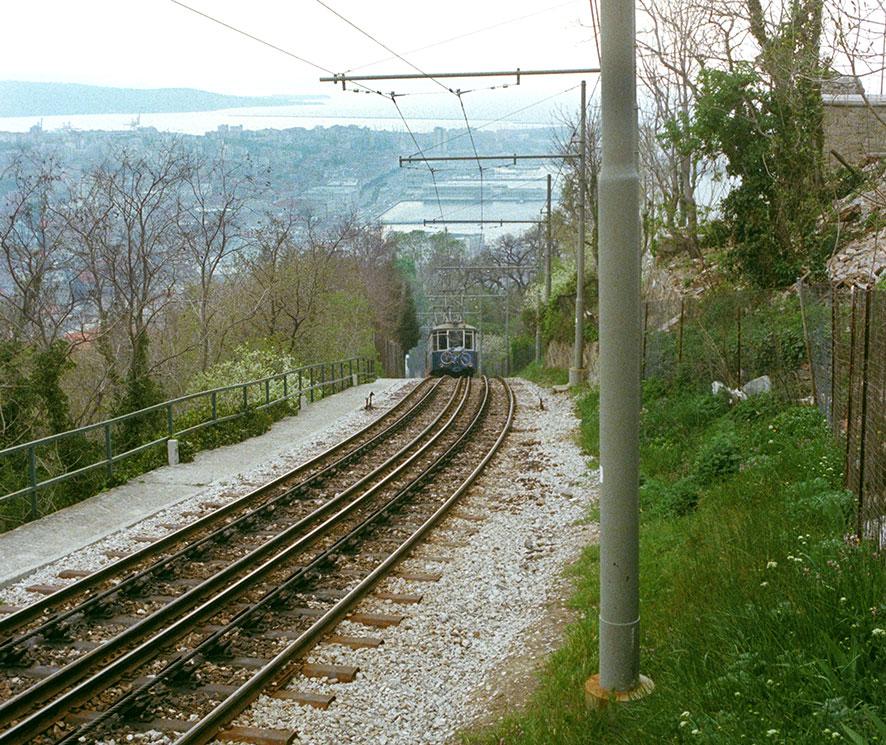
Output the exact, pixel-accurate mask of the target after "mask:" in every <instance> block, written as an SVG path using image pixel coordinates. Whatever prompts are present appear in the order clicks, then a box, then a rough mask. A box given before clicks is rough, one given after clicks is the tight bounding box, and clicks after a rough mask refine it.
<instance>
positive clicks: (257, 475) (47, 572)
mask: <svg viewBox="0 0 886 745" xmlns="http://www.w3.org/2000/svg"><path fill="white" fill-rule="evenodd" d="M416 382H417V381H415V380H402V381H398V382H397V383H395V384H394V385H392V386H390V387H389V388H387V389H386V390H385V391H383V392H382V393H380V394H377V395H376V396H375V399H374V402H373V404H374V406H375V407H376V408H375V410H374V411H372V412H367V411H363V410H362V409H358V410H356V411H352V412H351V413H349V414H346V415H345V416H342V417H340V418H338V419H335V420H334V421H332V422H330V423H329V424H328V425H327V426H325V427H323V428H322V429H321V430H319V431H317V432H316V433H314V434H313V435H311V436H310V437H308V438H306V439H304V440H302V441H301V442H299V443H298V444H296V445H294V446H293V447H291V448H289V449H288V450H286V451H284V453H283V454H282V456H281V457H280V458H278V459H275V460H274V461H270V462H265V463H257V464H253V465H252V466H251V467H250V468H247V469H244V470H243V471H242V472H241V473H240V474H238V475H237V476H236V477H234V478H225V479H220V480H218V481H214V482H212V483H210V484H208V485H207V486H206V488H205V489H202V490H200V491H199V492H197V493H196V494H194V495H193V496H191V497H187V498H186V499H183V500H181V501H179V502H176V503H175V504H174V505H171V506H169V507H166V508H164V509H162V510H160V511H159V512H155V513H154V514H152V515H150V516H148V517H146V518H145V519H144V520H142V521H141V522H138V523H136V524H135V525H132V526H130V527H128V528H126V529H124V530H120V531H117V532H116V533H112V534H111V535H109V536H107V537H105V538H103V539H102V540H100V541H96V542H95V543H91V544H89V545H88V546H85V547H84V548H82V549H80V550H78V551H75V552H73V553H71V554H69V555H68V556H66V557H64V558H62V559H59V560H57V561H53V562H52V563H49V564H46V565H44V566H42V567H40V568H39V569H37V570H35V571H34V572H31V573H30V574H28V575H26V576H24V577H22V578H20V579H18V580H16V581H15V582H13V583H11V584H9V585H8V586H6V587H3V588H2V589H0V604H10V605H14V606H24V605H28V604H29V603H33V602H35V601H36V600H39V599H40V597H42V596H40V595H37V594H35V593H33V592H28V591H27V590H26V589H25V588H26V587H28V586H30V585H35V584H50V585H58V586H62V585H68V584H73V583H74V582H76V579H69V580H63V579H59V578H58V573H59V572H60V571H62V570H63V569H79V570H84V571H90V572H92V571H95V570H97V569H100V568H101V567H103V566H106V565H108V564H110V563H112V562H113V561H115V559H113V558H109V557H108V556H107V555H106V553H105V552H106V551H125V552H127V553H129V552H132V551H135V550H136V549H139V548H142V547H144V546H145V545H146V544H145V543H144V542H140V541H137V540H135V539H134V538H133V536H135V535H154V536H157V537H161V536H163V535H166V534H167V533H168V532H169V531H168V530H167V529H166V528H163V527H161V526H162V525H164V524H179V523H184V522H187V519H188V518H184V517H182V516H181V513H183V512H188V511H197V510H199V509H200V505H201V504H203V503H205V502H212V503H215V504H219V505H224V504H227V503H228V502H230V501H232V500H234V499H236V498H238V497H240V496H242V495H243V494H245V493H246V492H247V491H249V490H250V489H254V488H256V487H257V486H260V485H261V484H263V483H266V482H267V481H269V480H270V479H272V478H273V477H275V476H278V475H280V474H281V473H284V472H286V471H288V470H290V469H292V468H294V467H296V466H297V465H299V464H301V463H303V462H305V461H306V460H308V459H309V458H311V457H313V456H314V455H317V454H318V453H320V452H322V451H323V450H325V449H326V448H328V447H330V446H331V445H334V444H335V443H336V442H339V441H341V440H342V439H344V438H345V437H347V436H348V435H350V434H353V432H355V431H356V430H357V429H360V428H362V427H365V426H366V425H367V424H369V423H370V422H371V421H373V420H374V419H377V418H378V417H380V416H382V415H383V414H384V413H385V412H386V411H387V410H388V409H389V408H390V406H391V405H393V403H394V402H395V401H396V400H399V399H400V398H402V396H403V395H404V391H403V388H404V387H406V386H412V385H414V384H415V383H416ZM0 617H2V614H0Z"/></svg>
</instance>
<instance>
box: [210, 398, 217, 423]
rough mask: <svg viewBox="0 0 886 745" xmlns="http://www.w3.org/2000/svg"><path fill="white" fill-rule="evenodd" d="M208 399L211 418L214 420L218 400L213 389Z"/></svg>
mask: <svg viewBox="0 0 886 745" xmlns="http://www.w3.org/2000/svg"><path fill="white" fill-rule="evenodd" d="M209 399H210V401H212V419H213V421H214V420H216V419H218V401H217V396H216V392H215V391H213V392H212V393H211V394H210V396H209Z"/></svg>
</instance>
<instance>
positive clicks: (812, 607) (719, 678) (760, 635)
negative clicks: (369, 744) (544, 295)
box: [463, 381, 886, 745]
mask: <svg viewBox="0 0 886 745" xmlns="http://www.w3.org/2000/svg"><path fill="white" fill-rule="evenodd" d="M644 393H645V395H644V413H643V421H642V432H643V434H642V440H641V469H642V472H643V494H642V496H641V507H642V512H641V547H642V548H641V568H640V576H641V577H642V578H643V580H642V581H643V586H642V594H643V610H644V613H643V632H642V633H643V638H642V641H641V644H642V647H641V650H642V670H643V672H644V673H645V674H647V675H649V676H650V677H651V678H652V679H653V680H654V681H655V683H656V686H657V688H656V691H655V693H654V694H653V695H651V696H649V697H648V698H646V699H643V700H641V701H637V702H634V703H632V704H631V705H630V706H626V707H618V708H615V707H610V709H609V710H608V712H607V714H606V715H604V716H598V715H595V714H594V713H593V712H591V711H590V710H588V709H587V708H586V707H585V705H584V701H583V697H582V686H583V683H584V681H585V680H586V679H587V678H588V677H589V676H590V675H592V674H593V673H595V672H597V671H598V662H597V612H596V609H597V602H598V595H597V591H598V570H599V556H598V552H597V549H596V547H594V546H591V547H588V549H587V550H586V551H585V553H584V555H583V556H582V558H581V560H580V561H579V563H578V564H577V565H576V567H575V569H574V581H575V587H576V590H575V595H574V597H573V598H572V601H571V602H572V606H573V607H574V608H576V609H577V610H578V612H579V620H577V621H576V622H575V623H573V624H572V625H571V626H570V628H569V629H568V630H567V635H566V640H565V643H564V646H563V648H562V649H560V650H559V651H558V652H556V653H554V655H552V657H551V658H550V660H549V661H548V663H547V666H546V668H545V670H544V673H543V675H542V678H541V682H540V685H539V688H538V690H537V691H536V692H535V693H534V694H533V696H532V699H531V701H530V702H529V705H528V706H527V708H526V709H525V711H523V712H522V713H517V712H514V713H512V714H511V715H509V716H508V717H506V718H505V719H504V720H503V721H502V722H500V723H498V724H497V725H494V726H493V727H491V728H490V729H489V730H487V731H483V732H472V733H466V734H464V735H463V741H464V742H468V743H483V744H486V745H498V744H499V743H501V742H505V743H508V745H530V744H532V745H543V744H544V745H547V743H557V744H558V745H579V744H583V743H587V742H605V743H612V744H613V745H619V744H624V745H634V743H646V742H649V743H653V742H654V743H659V742H661V743H684V742H685V743H699V742H700V743H711V744H713V745H733V744H734V743H739V742H749V743H750V742H760V743H762V742H778V743H791V744H792V745H793V744H794V743H798V744H799V745H818V743H822V742H834V741H837V742H841V741H848V742H860V743H871V744H872V743H878V742H879V743H883V742H886V727H884V720H886V711H884V699H883V696H882V691H883V688H884V684H886V678H884V673H883V671H884V670H886V628H884V623H883V618H884V614H886V554H884V552H882V551H880V552H877V551H876V550H874V547H873V546H870V545H867V544H864V543H862V544H858V543H857V542H855V541H852V540H847V539H846V538H845V535H846V533H847V527H848V526H847V515H848V514H849V512H850V511H851V506H852V496H851V495H850V494H848V493H847V492H845V491H844V490H842V489H841V488H840V487H841V482H842V474H841V472H840V463H841V453H840V450H839V448H837V447H836V445H835V443H834V442H833V439H832V437H831V435H830V433H829V432H828V430H827V427H826V425H825V423H824V422H823V420H822V417H821V416H820V415H819V414H818V412H817V411H816V410H815V409H813V408H810V407H800V406H796V405H792V404H789V403H786V402H784V401H782V400H779V399H778V398H777V397H775V396H760V397H757V398H755V399H750V400H748V401H745V402H742V403H739V404H737V405H736V406H734V407H732V408H729V406H728V404H725V403H723V402H720V403H715V404H712V405H708V404H707V403H705V402H703V400H702V399H703V398H707V399H714V397H712V396H710V394H707V393H703V392H700V391H695V390H693V389H692V388H691V387H690V386H686V385H682V386H680V385H675V384H671V383H662V382H658V381H656V382H648V383H647V384H646V386H645V392H644ZM714 400H716V399H714ZM596 401H597V398H596V396H591V395H587V396H584V397H582V398H580V399H579V400H578V402H577V404H578V408H579V411H580V413H581V415H582V420H583V433H584V432H586V430H585V428H586V427H587V428H588V429H589V430H590V431H593V430H595V429H596V420H597V416H598V414H597V411H596ZM667 422H670V423H671V425H672V427H671V429H670V430H669V429H668V427H667ZM582 441H583V443H587V442H588V439H587V438H586V437H584V436H583V440H582ZM665 441H666V444H667V448H666V449H668V450H670V451H671V453H670V456H669V457H668V458H663V457H661V455H660V452H659V451H660V450H661V449H662V446H663V443H665ZM590 444H591V445H592V446H594V447H595V446H596V443H595V442H591V443H590ZM589 452H594V450H589ZM736 457H737V459H738V462H737V463H736ZM736 465H737V466H738V467H737V468H736ZM705 472H707V473H710V474H711V479H712V480H710V481H709V483H707V484H702V483H701V478H700V476H702V474H704V473H705ZM714 472H719V474H720V475H719V476H718V477H716V478H713V473H714ZM834 733H836V735H835V734H834Z"/></svg>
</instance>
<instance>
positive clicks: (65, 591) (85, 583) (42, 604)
mask: <svg viewBox="0 0 886 745" xmlns="http://www.w3.org/2000/svg"><path fill="white" fill-rule="evenodd" d="M424 385H425V381H423V382H422V384H421V385H420V386H418V387H417V388H416V389H415V390H413V391H410V394H409V395H408V396H406V397H404V398H403V399H402V400H400V401H398V402H397V404H396V405H395V406H393V407H392V408H391V409H389V410H388V411H387V412H385V413H384V414H383V415H382V416H381V417H379V418H378V419H376V420H374V421H372V422H370V423H369V424H367V425H366V426H365V427H363V428H361V429H359V430H358V431H357V432H355V433H354V434H352V435H350V436H348V437H347V438H345V439H344V440H341V441H340V442H338V443H336V444H334V445H332V446H330V447H328V448H327V449H326V450H324V451H323V452H321V453H319V454H318V455H316V456H314V457H313V458H311V459H310V460H307V461H305V462H304V463H301V464H300V465H298V466H296V467H294V468H292V469H290V470H289V471H287V472H285V473H283V474H281V475H279V476H276V477H275V478H273V479H272V480H271V481H268V482H267V483H265V484H262V485H261V486H258V487H256V488H255V489H253V490H251V491H249V492H247V493H246V494H244V495H243V496H241V497H238V498H237V499H235V500H234V501H232V502H229V503H228V504H226V505H224V506H223V507H220V508H219V509H217V510H214V511H213V512H211V513H210V514H208V515H206V516H204V517H201V518H200V519H198V520H195V521H194V522H192V523H190V524H189V525H186V526H185V527H183V528H180V529H179V530H176V531H173V532H172V533H169V534H168V535H165V536H163V537H162V538H159V539H158V540H156V541H154V542H153V543H151V544H149V545H147V546H145V547H143V548H141V549H139V550H137V551H135V552H133V553H132V554H130V555H129V556H126V557H123V558H121V559H119V560H117V561H115V562H112V563H111V564H108V565H107V566H105V567H102V568H101V569H98V570H96V571H95V572H93V573H92V574H90V575H88V576H87V577H83V578H82V579H80V580H78V581H77V582H74V583H72V584H70V585H68V586H67V587H64V588H62V589H60V590H58V591H56V592H54V593H52V594H51V595H47V596H46V597H45V598H41V599H40V600H38V601H36V602H34V603H31V604H30V605H27V606H25V607H24V608H22V609H21V610H18V611H16V612H15V613H12V614H10V615H9V616H6V617H5V618H3V619H0V638H2V637H4V636H9V635H10V634H12V633H14V632H15V631H16V630H17V629H19V628H21V627H22V626H24V625H25V624H27V623H29V622H30V621H32V620H33V619H34V618H36V617H37V616H40V615H42V614H43V613H44V612H45V611H46V610H47V609H49V608H51V607H53V606H55V605H58V604H59V603H62V602H64V601H65V600H68V599H69V598H71V597H73V596H74V595H76V594H78V593H81V592H85V591H87V590H89V589H90V588H92V587H94V586H95V585H97V584H99V583H100V582H103V581H105V580H107V579H109V578H110V577H113V576H114V575H116V574H120V573H122V572H123V571H125V570H126V569H128V568H129V567H131V566H133V565H135V564H138V563H140V562H142V561H144V560H145V559H148V558H150V557H151V556H152V555H155V554H158V553H160V552H161V551H163V550H165V549H167V548H168V547H170V546H172V545H174V544H176V543H180V542H182V541H184V540H185V539H187V538H189V537H190V536H192V535H193V534H194V533H196V532H199V531H200V530H203V529H204V528H206V527H207V526H209V525H211V524H212V523H215V522H218V521H219V520H221V519H223V518H225V517H227V516H228V515H229V514H230V513H232V512H236V511H237V510H238V509H241V508H243V507H244V506H245V505H246V504H248V503H249V502H250V501H254V500H255V499H256V498H258V497H261V496H262V495H263V494H265V493H266V492H268V491H270V490H271V489H274V488H276V487H278V486H280V484H282V483H283V482H285V481H288V480H290V479H292V478H293V477H295V476H297V475H298V474H299V473H300V472H304V471H306V470H309V469H310V468H313V467H315V466H316V465H317V464H318V463H319V462H321V461H322V460H323V459H325V458H328V457H329V456H330V455H331V454H333V453H334V452H335V451H336V450H338V449H340V448H343V447H346V446H348V445H350V444H351V443H353V442H354V441H355V440H357V439H359V438H360V437H363V436H364V435H365V434H366V433H367V432H368V431H369V430H371V429H372V428H373V427H376V426H378V425H379V424H381V423H384V422H385V421H387V420H389V419H390V418H392V417H394V416H396V415H399V414H401V413H403V412H402V409H403V408H405V407H406V405H407V403H408V402H409V400H410V399H412V398H414V397H415V396H417V395H418V392H419V391H420V390H421V388H422V387H423V386H424ZM435 389H436V384H435V385H434V386H431V390H430V391H428V392H427V393H425V394H424V396H422V397H421V398H420V400H419V401H418V402H416V403H415V406H413V407H412V408H411V409H410V410H408V411H407V412H406V414H409V411H413V410H415V409H416V407H419V406H423V405H424V404H426V403H427V401H428V400H429V396H430V394H431V393H432V392H433V391H434V390H435ZM416 413H417V412H416ZM399 423H400V420H399V419H398V420H397V422H394V424H393V425H392V426H396V425H397V424H399ZM390 428H391V427H389V428H385V429H384V430H382V433H381V434H384V433H387V432H388V430H389V429H390ZM375 439H378V438H375ZM379 441H380V440H379ZM359 452H363V450H362V449H357V450H354V451H352V452H351V453H348V454H347V455H346V456H345V458H346V457H348V456H350V455H353V454H358V453H359ZM301 486H302V484H298V485H296V486H295V487H293V489H296V488H299V487H301ZM284 494H285V492H284ZM3 646H5V642H4V645H0V649H2V648H3Z"/></svg>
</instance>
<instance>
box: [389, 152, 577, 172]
mask: <svg viewBox="0 0 886 745" xmlns="http://www.w3.org/2000/svg"><path fill="white" fill-rule="evenodd" d="M580 157H581V156H580V155H579V154H578V153H556V154H552V155H517V154H516V153H515V154H513V155H448V156H446V155H436V156H427V157H424V158H417V157H415V156H413V155H410V156H408V157H404V156H402V155H401V156H400V167H401V168H402V167H403V164H404V163H407V164H408V163H427V162H430V161H458V160H471V161H477V160H510V161H512V162H513V163H514V165H516V164H517V161H518V160H557V159H565V160H572V159H575V158H580Z"/></svg>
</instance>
